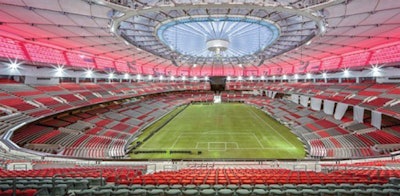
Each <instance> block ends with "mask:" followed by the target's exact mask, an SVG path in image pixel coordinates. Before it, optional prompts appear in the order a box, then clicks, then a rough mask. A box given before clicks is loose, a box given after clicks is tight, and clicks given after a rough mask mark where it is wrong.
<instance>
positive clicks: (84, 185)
mask: <svg viewBox="0 0 400 196" xmlns="http://www.w3.org/2000/svg"><path fill="white" fill-rule="evenodd" d="M74 188H75V189H88V188H89V180H86V179H83V180H75V182H74Z"/></svg>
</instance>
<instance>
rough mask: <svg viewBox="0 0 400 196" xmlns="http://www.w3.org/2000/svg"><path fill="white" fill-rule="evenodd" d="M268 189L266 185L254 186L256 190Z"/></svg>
mask: <svg viewBox="0 0 400 196" xmlns="http://www.w3.org/2000/svg"><path fill="white" fill-rule="evenodd" d="M267 188H268V187H267V186H266V185H265V184H256V185H254V189H264V190H266V189H267Z"/></svg>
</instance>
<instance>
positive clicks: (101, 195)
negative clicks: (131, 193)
mask: <svg viewBox="0 0 400 196" xmlns="http://www.w3.org/2000/svg"><path fill="white" fill-rule="evenodd" d="M111 192H112V190H110V189H102V190H98V191H93V194H92V195H93V196H110V195H111Z"/></svg>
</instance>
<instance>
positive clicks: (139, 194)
mask: <svg viewBox="0 0 400 196" xmlns="http://www.w3.org/2000/svg"><path fill="white" fill-rule="evenodd" d="M146 194H147V191H146V190H145V189H134V190H131V191H129V195H135V196H146Z"/></svg>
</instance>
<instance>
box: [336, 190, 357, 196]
mask: <svg viewBox="0 0 400 196" xmlns="http://www.w3.org/2000/svg"><path fill="white" fill-rule="evenodd" d="M335 192H336V194H337V195H338V196H353V195H354V192H353V191H350V190H346V189H335Z"/></svg>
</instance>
